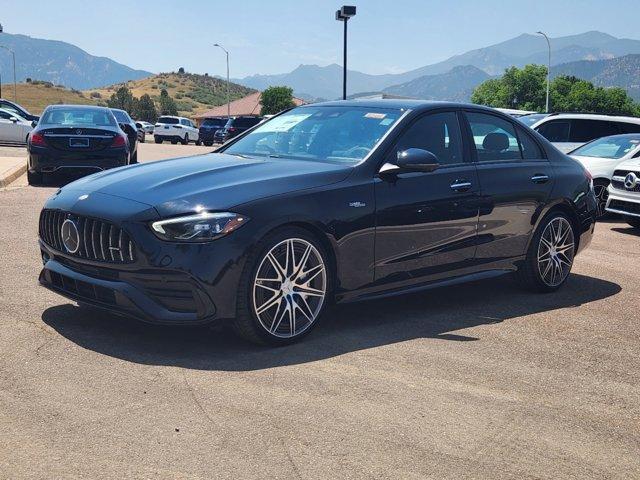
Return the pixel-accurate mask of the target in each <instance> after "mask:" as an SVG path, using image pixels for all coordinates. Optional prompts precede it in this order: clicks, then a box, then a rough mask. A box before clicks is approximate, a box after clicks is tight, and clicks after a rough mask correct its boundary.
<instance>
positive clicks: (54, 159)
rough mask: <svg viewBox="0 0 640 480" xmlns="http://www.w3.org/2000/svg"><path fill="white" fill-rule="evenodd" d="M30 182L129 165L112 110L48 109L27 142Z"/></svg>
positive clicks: (125, 143) (126, 144) (126, 146)
mask: <svg viewBox="0 0 640 480" xmlns="http://www.w3.org/2000/svg"><path fill="white" fill-rule="evenodd" d="M27 149H28V152H29V156H28V160H27V177H28V178H27V179H28V181H29V184H30V185H37V184H40V183H42V181H43V175H46V174H50V173H54V172H63V173H73V174H76V175H77V174H86V173H93V172H97V171H100V170H106V169H108V168H113V167H120V166H123V165H128V164H129V163H130V159H131V155H130V151H129V150H130V145H129V139H128V137H127V135H126V134H125V132H123V131H122V129H121V128H120V126H119V125H118V122H117V121H116V118H115V117H114V115H113V113H112V111H111V110H110V109H108V108H104V107H94V106H83V105H52V106H49V107H47V108H46V109H45V111H44V112H43V113H42V117H41V118H40V121H39V122H38V125H37V126H36V128H35V129H33V130H32V131H31V133H30V134H29V138H28V141H27Z"/></svg>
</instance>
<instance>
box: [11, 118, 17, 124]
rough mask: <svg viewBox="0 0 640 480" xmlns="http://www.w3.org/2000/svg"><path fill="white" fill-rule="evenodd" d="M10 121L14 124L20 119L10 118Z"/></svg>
mask: <svg viewBox="0 0 640 480" xmlns="http://www.w3.org/2000/svg"><path fill="white" fill-rule="evenodd" d="M9 121H10V122H13V123H18V117H9Z"/></svg>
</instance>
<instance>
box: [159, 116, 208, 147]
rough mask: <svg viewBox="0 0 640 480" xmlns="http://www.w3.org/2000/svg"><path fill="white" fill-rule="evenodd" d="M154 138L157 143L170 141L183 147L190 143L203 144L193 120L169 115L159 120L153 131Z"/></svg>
mask: <svg viewBox="0 0 640 480" xmlns="http://www.w3.org/2000/svg"><path fill="white" fill-rule="evenodd" d="M153 138H154V140H155V142H156V143H162V142H164V141H165V140H168V141H170V142H171V143H172V144H174V145H175V144H176V143H178V142H180V143H182V144H183V145H186V144H187V143H189V142H195V144H196V145H200V143H201V142H200V135H199V133H198V129H197V128H196V127H195V125H194V124H193V122H192V121H191V120H189V119H188V118H184V117H172V116H168V115H166V116H162V117H160V118H158V121H157V123H156V124H155V127H154V129H153Z"/></svg>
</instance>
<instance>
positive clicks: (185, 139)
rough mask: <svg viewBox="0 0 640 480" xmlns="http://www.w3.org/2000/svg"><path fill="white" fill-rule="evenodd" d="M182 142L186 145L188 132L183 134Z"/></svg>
mask: <svg viewBox="0 0 640 480" xmlns="http://www.w3.org/2000/svg"><path fill="white" fill-rule="evenodd" d="M182 144H183V145H188V144H189V134H188V133H185V134H184V138H183V139H182Z"/></svg>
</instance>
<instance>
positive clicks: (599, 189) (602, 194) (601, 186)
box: [593, 180, 609, 219]
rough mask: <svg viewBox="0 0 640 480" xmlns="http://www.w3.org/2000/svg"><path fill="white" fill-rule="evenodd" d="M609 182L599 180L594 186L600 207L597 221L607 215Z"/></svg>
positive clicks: (597, 208)
mask: <svg viewBox="0 0 640 480" xmlns="http://www.w3.org/2000/svg"><path fill="white" fill-rule="evenodd" d="M608 187H609V182H607V181H606V180H598V181H596V182H594V184H593V190H594V192H595V194H596V200H597V201H598V205H597V207H596V219H600V218H603V217H604V216H605V215H607V211H606V210H605V207H606V206H607V199H608V198H609V190H608Z"/></svg>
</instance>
